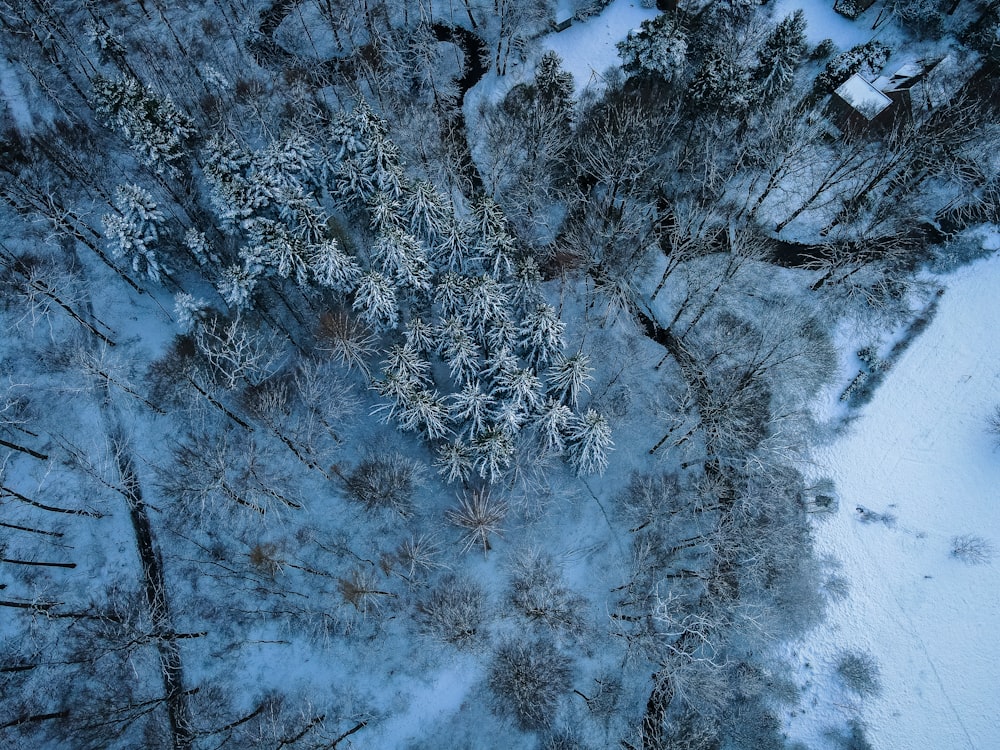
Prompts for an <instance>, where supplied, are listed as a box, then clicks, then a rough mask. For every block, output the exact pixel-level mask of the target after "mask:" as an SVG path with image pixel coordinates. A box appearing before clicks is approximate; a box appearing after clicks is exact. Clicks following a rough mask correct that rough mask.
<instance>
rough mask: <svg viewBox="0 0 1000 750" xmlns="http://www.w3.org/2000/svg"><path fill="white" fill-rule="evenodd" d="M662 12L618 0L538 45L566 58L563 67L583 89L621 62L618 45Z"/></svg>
mask: <svg viewBox="0 0 1000 750" xmlns="http://www.w3.org/2000/svg"><path fill="white" fill-rule="evenodd" d="M658 15H659V11H657V10H656V8H643V7H642V6H641V5H640V4H639V3H638V2H637V1H636V0H614V2H613V3H611V4H610V5H609V6H608V7H607V8H605V9H604V11H603V12H602V13H601V14H600V15H598V16H596V17H594V18H590V19H588V20H587V21H585V22H581V21H575V22H574V23H573V25H572V26H570V27H569V28H568V29H566V30H565V31H560V32H554V33H552V34H549V35H548V36H545V37H542V39H541V40H540V41H539V45H538V47H539V49H541V50H546V49H551V50H553V51H554V52H555V53H556V54H558V55H559V56H560V57H561V58H562V59H563V67H564V68H565V69H566V70H568V71H569V72H570V73H572V74H573V80H574V81H575V82H576V88H577V91H579V90H580V89H582V88H583V87H584V86H586V85H587V84H589V83H591V82H593V81H595V80H598V79H600V77H601V76H602V75H603V73H604V71H606V70H607V69H608V68H610V67H613V66H617V65H619V64H620V63H621V60H620V59H619V57H618V48H617V47H616V46H615V45H616V44H618V42H620V41H621V40H622V39H624V38H625V37H626V36H628V33H629V32H630V31H632V30H633V29H638V28H639V25H640V24H641V23H642V22H643V21H646V20H649V19H651V18H656V16H658Z"/></svg>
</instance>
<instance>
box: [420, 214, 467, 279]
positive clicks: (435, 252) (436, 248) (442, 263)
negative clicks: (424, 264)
mask: <svg viewBox="0 0 1000 750" xmlns="http://www.w3.org/2000/svg"><path fill="white" fill-rule="evenodd" d="M431 257H432V259H433V261H434V263H435V264H437V266H438V267H439V268H443V269H446V270H448V271H462V270H464V269H465V268H466V266H467V265H468V264H469V263H471V262H472V261H473V260H475V258H474V257H472V255H471V244H470V242H469V227H468V226H467V225H466V224H465V223H464V222H462V221H459V220H458V219H456V218H455V217H454V215H451V216H448V217H447V218H446V220H445V222H444V228H443V229H442V230H441V232H440V234H439V235H438V238H437V241H436V242H435V243H434V244H433V245H432V246H431Z"/></svg>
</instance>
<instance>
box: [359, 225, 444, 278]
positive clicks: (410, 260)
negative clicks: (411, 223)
mask: <svg viewBox="0 0 1000 750" xmlns="http://www.w3.org/2000/svg"><path fill="white" fill-rule="evenodd" d="M371 252H372V259H373V260H374V261H375V263H377V264H378V267H379V269H380V270H381V271H382V273H383V274H384V275H385V276H387V277H388V278H391V279H393V280H394V281H395V282H396V284H397V285H398V286H399V287H403V288H408V289H413V290H416V291H427V290H429V289H430V288H431V269H430V263H429V262H428V260H427V250H426V249H425V248H424V246H423V243H422V242H420V240H418V239H417V238H416V237H414V236H413V235H412V234H406V233H404V232H399V231H391V232H390V233H388V234H383V235H380V236H379V237H378V238H376V240H375V243H374V244H373V245H372V250H371Z"/></svg>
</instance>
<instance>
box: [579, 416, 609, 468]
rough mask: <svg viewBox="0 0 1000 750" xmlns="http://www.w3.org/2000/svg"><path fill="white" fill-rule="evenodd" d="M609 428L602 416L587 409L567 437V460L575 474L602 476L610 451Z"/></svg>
mask: <svg viewBox="0 0 1000 750" xmlns="http://www.w3.org/2000/svg"><path fill="white" fill-rule="evenodd" d="M613 446H614V442H613V441H612V440H611V426H610V425H609V424H608V421H607V420H606V419H605V418H604V416H603V415H601V414H599V413H598V412H596V411H594V410H593V409H587V413H586V414H584V415H583V416H582V417H577V418H576V420H575V424H574V425H573V426H572V429H571V431H570V435H569V460H570V463H571V464H572V465H573V468H574V469H576V473H577V474H603V473H604V470H605V469H606V468H607V467H608V452H609V451H610V450H612V448H613Z"/></svg>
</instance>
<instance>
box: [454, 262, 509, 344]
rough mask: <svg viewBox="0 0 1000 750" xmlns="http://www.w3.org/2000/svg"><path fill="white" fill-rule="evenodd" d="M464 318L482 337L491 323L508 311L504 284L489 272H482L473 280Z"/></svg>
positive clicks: (507, 299)
mask: <svg viewBox="0 0 1000 750" xmlns="http://www.w3.org/2000/svg"><path fill="white" fill-rule="evenodd" d="M465 301H466V307H465V310H463V320H465V323H466V325H467V326H469V328H470V329H472V330H474V331H476V333H477V334H478V335H479V336H480V337H481V338H482V337H483V336H484V335H485V332H486V327H487V326H488V325H489V323H490V322H491V321H493V320H495V319H497V317H498V316H499V315H500V314H502V313H501V312H500V311H506V310H507V309H508V307H509V305H510V300H509V298H508V296H507V290H506V289H505V288H504V285H503V284H501V283H500V282H499V281H497V280H496V278H495V277H493V276H491V275H489V274H481V275H480V276H477V277H476V278H474V279H472V280H471V283H470V285H469V291H468V297H467V299H466V300H465Z"/></svg>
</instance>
